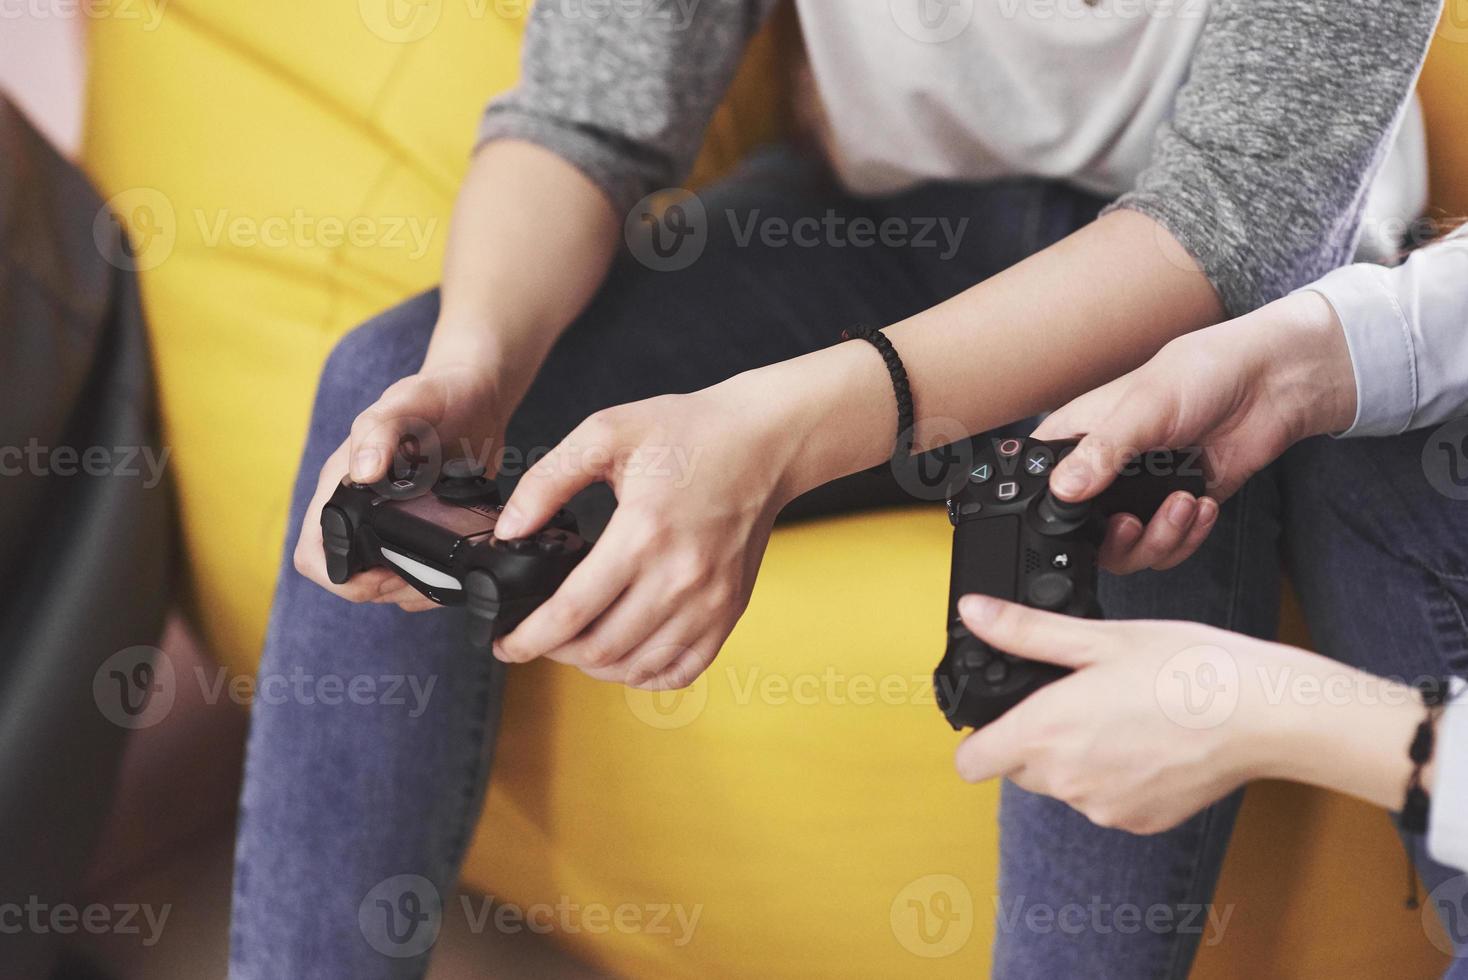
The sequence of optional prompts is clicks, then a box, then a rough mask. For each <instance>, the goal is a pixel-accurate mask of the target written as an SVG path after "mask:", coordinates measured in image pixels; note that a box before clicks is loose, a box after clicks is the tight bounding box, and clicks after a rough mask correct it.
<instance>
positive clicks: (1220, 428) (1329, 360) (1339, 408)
mask: <svg viewBox="0 0 1468 980" xmlns="http://www.w3.org/2000/svg"><path fill="white" fill-rule="evenodd" d="M1355 413H1356V384H1355V375H1354V373H1353V372H1352V368H1351V357H1350V350H1349V348H1348V347H1347V346H1346V339H1345V333H1344V331H1343V330H1342V328H1341V326H1340V322H1339V320H1338V319H1337V318H1336V316H1335V312H1334V310H1332V309H1331V307H1330V304H1329V303H1327V302H1326V300H1325V299H1324V297H1322V296H1320V295H1319V294H1317V293H1311V292H1306V293H1298V294H1295V295H1292V296H1288V297H1286V298H1284V299H1282V300H1279V301H1278V302H1275V303H1271V304H1270V305H1269V306H1266V307H1263V308H1262V309H1260V310H1257V311H1255V312H1254V313H1251V314H1249V315H1248V316H1244V317H1240V318H1239V319H1237V320H1232V321H1229V322H1228V323H1222V324H1219V325H1217V326H1213V327H1208V328H1206V329H1203V330H1199V331H1197V332H1195V333H1192V334H1187V335H1185V336H1183V337H1180V338H1178V339H1177V340H1174V341H1172V342H1171V343H1169V344H1168V345H1167V346H1166V347H1164V348H1163V349H1162V350H1161V351H1160V352H1158V354H1157V355H1156V356H1155V357H1153V358H1152V360H1150V361H1148V362H1147V363H1146V364H1144V365H1142V366H1141V367H1139V368H1137V369H1136V370H1135V371H1132V372H1131V373H1130V374H1126V375H1123V376H1122V377H1120V378H1118V379H1117V380H1115V381H1113V382H1111V383H1110V384H1107V385H1104V386H1103V387H1101V388H1098V389H1096V390H1095V391H1092V392H1089V393H1088V394H1085V395H1082V396H1081V397H1079V398H1077V399H1075V400H1074V401H1072V402H1070V403H1069V404H1068V405H1065V406H1064V407H1063V408H1061V409H1059V410H1057V411H1056V412H1054V413H1053V414H1052V415H1050V416H1049V417H1048V418H1046V419H1045V421H1044V422H1043V423H1041V425H1040V426H1039V427H1038V428H1037V429H1036V431H1035V437H1036V438H1039V439H1068V438H1077V437H1080V438H1081V442H1080V445H1079V446H1077V447H1076V449H1075V451H1074V452H1072V453H1071V454H1070V455H1069V456H1067V457H1066V458H1065V459H1064V460H1063V461H1062V462H1061V463H1060V464H1059V465H1058V466H1056V467H1055V471H1054V473H1053V474H1052V475H1051V481H1050V485H1051V487H1052V488H1053V489H1054V491H1055V493H1056V495H1057V496H1059V497H1061V498H1062V499H1065V500H1072V501H1075V500H1087V499H1090V498H1091V497H1094V496H1096V495H1097V494H1099V493H1100V492H1101V491H1102V490H1104V489H1105V488H1106V487H1107V486H1108V485H1110V483H1111V482H1112V481H1113V480H1114V479H1115V478H1116V475H1117V473H1118V472H1119V471H1120V470H1121V468H1122V467H1123V466H1124V465H1125V464H1126V463H1127V462H1128V461H1130V460H1131V459H1133V458H1134V457H1136V456H1137V455H1139V454H1140V453H1143V452H1146V451H1148V450H1151V449H1179V448H1183V447H1186V446H1200V447H1202V448H1203V449H1204V450H1205V458H1206V469H1207V475H1208V480H1209V493H1208V495H1207V496H1206V497H1204V498H1203V499H1202V500H1198V499H1195V498H1193V497H1192V496H1191V495H1190V494H1186V493H1178V494H1174V495H1173V496H1172V497H1170V498H1169V499H1168V500H1167V501H1166V503H1164V505H1163V506H1162V508H1161V509H1160V510H1159V511H1158V513H1157V515H1156V516H1155V517H1154V518H1153V519H1152V521H1151V522H1150V523H1149V524H1148V525H1147V526H1146V527H1143V525H1142V522H1141V521H1140V520H1138V519H1137V518H1136V517H1135V516H1132V515H1130V514H1118V515H1116V516H1115V517H1113V518H1112V520H1111V523H1110V525H1109V526H1108V528H1107V535H1106V540H1105V542H1104V543H1103V545H1102V548H1101V553H1100V555H1099V558H1100V562H1101V566H1102V567H1103V568H1105V569H1107V570H1108V571H1112V572H1117V573H1123V574H1124V573H1128V572H1135V571H1139V570H1141V569H1144V568H1156V569H1166V568H1172V567H1173V566H1175V565H1178V564H1180V563H1181V562H1182V561H1184V560H1185V559H1187V558H1188V557H1189V556H1190V555H1192V554H1193V552H1195V551H1196V550H1197V549H1198V547H1199V546H1200V545H1202V543H1203V541H1204V540H1205V539H1206V538H1207V537H1208V534H1209V532H1210V531H1211V530H1212V529H1213V525H1214V522H1215V521H1216V520H1217V519H1218V505H1219V503H1220V502H1221V501H1223V500H1227V499H1228V498H1229V497H1230V496H1231V495H1232V494H1233V493H1234V492H1235V491H1237V490H1238V489H1239V487H1241V486H1242V485H1243V484H1244V482H1245V481H1246V480H1248V479H1249V477H1251V476H1253V475H1254V474H1255V473H1257V472H1258V471H1259V470H1261V469H1263V468H1264V467H1265V466H1268V465H1269V464H1270V463H1271V462H1273V461H1274V460H1275V459H1277V458H1278V457H1279V456H1280V455H1281V454H1282V453H1283V452H1284V451H1285V450H1286V449H1288V448H1289V447H1290V446H1291V445H1293V444H1294V443H1295V442H1297V441H1299V440H1301V439H1304V438H1306V437H1308V436H1312V435H1317V434H1320V433H1325V432H1339V431H1342V430H1344V429H1346V428H1349V427H1350V425H1351V422H1352V420H1353V419H1354V418H1355Z"/></svg>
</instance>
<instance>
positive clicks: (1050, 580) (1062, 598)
mask: <svg viewBox="0 0 1468 980" xmlns="http://www.w3.org/2000/svg"><path fill="white" fill-rule="evenodd" d="M1026 593H1027V597H1028V598H1029V600H1030V604H1031V605H1032V606H1034V607H1035V608H1036V609H1049V610H1051V611H1054V612H1059V611H1060V610H1062V609H1064V608H1065V607H1066V606H1068V605H1070V600H1071V597H1072V596H1074V595H1075V583H1074V582H1072V581H1071V578H1070V576H1069V575H1062V574H1061V573H1060V572H1046V573H1045V574H1044V575H1040V576H1038V577H1036V578H1034V579H1031V580H1030V587H1029V588H1028V589H1027V590H1026Z"/></svg>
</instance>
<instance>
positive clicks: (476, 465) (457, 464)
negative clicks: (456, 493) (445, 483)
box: [443, 459, 485, 482]
mask: <svg viewBox="0 0 1468 980" xmlns="http://www.w3.org/2000/svg"><path fill="white" fill-rule="evenodd" d="M484 473H485V470H484V464H483V463H481V462H479V460H477V459H451V460H449V461H448V462H446V463H444V464H443V478H444V479H445V480H453V481H456V482H457V481H460V480H464V481H468V480H477V479H479V478H480V477H482V476H484Z"/></svg>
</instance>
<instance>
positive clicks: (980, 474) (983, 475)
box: [968, 463, 994, 483]
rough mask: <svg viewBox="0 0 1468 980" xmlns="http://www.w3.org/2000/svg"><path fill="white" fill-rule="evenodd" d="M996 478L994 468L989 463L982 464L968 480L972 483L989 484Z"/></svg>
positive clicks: (976, 467)
mask: <svg viewBox="0 0 1468 980" xmlns="http://www.w3.org/2000/svg"><path fill="white" fill-rule="evenodd" d="M993 476H994V467H992V466H990V465H989V464H988V463H980V464H979V465H978V466H975V467H974V468H973V471H972V472H971V473H969V475H968V478H969V481H970V482H972V483H988V482H989V481H990V480H991V479H992V478H993Z"/></svg>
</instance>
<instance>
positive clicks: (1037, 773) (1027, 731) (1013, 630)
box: [957, 596, 1422, 834]
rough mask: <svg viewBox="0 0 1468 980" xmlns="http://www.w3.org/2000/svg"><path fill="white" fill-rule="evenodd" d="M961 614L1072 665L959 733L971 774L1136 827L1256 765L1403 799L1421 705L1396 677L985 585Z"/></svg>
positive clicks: (1241, 778)
mask: <svg viewBox="0 0 1468 980" xmlns="http://www.w3.org/2000/svg"><path fill="white" fill-rule="evenodd" d="M959 613H960V615H962V617H963V621H964V624H965V625H966V626H967V627H968V628H969V629H970V630H971V631H972V632H973V633H974V635H975V636H977V637H979V638H981V639H983V640H985V641H986V642H988V643H990V644H992V645H993V646H994V647H995V648H996V649H1000V650H1004V651H1007V652H1009V653H1013V654H1015V655H1017V656H1022V657H1027V658H1029V659H1032V660H1040V661H1045V662H1047V663H1053V664H1058V665H1060V666H1062V667H1068V668H1071V669H1073V670H1074V671H1075V673H1073V674H1070V675H1068V676H1066V677H1063V678H1061V679H1060V680H1058V681H1055V682H1054V683H1052V684H1049V685H1047V686H1045V687H1043V688H1041V689H1040V690H1038V691H1036V692H1035V693H1034V694H1031V695H1030V696H1029V697H1028V698H1026V699H1025V700H1024V701H1021V702H1020V703H1019V704H1018V705H1016V706H1015V707H1014V708H1011V709H1010V710H1009V711H1008V712H1006V713H1005V714H1004V715H1002V716H1000V718H999V719H998V720H996V721H994V722H993V723H991V724H989V725H988V726H986V727H984V728H982V729H980V730H979V731H977V732H975V733H974V734H972V735H970V736H968V737H967V738H966V739H965V740H964V741H963V744H962V745H961V746H960V747H959V749H958V756H957V766H958V771H959V773H960V774H961V775H962V776H963V778H964V779H966V780H968V781H970V782H980V781H982V780H986V779H992V778H996V777H1000V776H1007V777H1008V778H1009V779H1010V780H1011V781H1013V782H1014V783H1016V784H1017V785H1019V786H1021V787H1022V788H1024V789H1027V790H1030V791H1032V792H1036V793H1043V794H1045V795H1047V796H1052V797H1055V798H1056V799H1058V800H1061V801H1063V802H1065V803H1067V804H1069V805H1070V806H1071V807H1073V808H1075V809H1076V810H1078V811H1079V812H1081V813H1082V814H1084V815H1085V816H1086V817H1088V818H1089V819H1090V820H1091V821H1092V822H1094V823H1096V824H1098V825H1100V826H1103V827H1116V828H1120V829H1123V830H1128V831H1131V832H1133V833H1139V834H1149V833H1157V832H1160V831H1163V830H1167V829H1170V828H1172V827H1175V826H1176V825H1177V824H1179V823H1181V822H1182V821H1184V820H1186V819H1187V818H1188V817H1190V816H1192V815H1193V814H1195V813H1197V812H1198V811H1200V810H1202V809H1203V808H1204V807H1206V806H1208V805H1209V804H1210V803H1213V802H1215V801H1217V800H1218V799H1220V798H1222V797H1223V796H1225V795H1227V794H1228V793H1230V792H1231V791H1233V790H1234V789H1236V788H1238V787H1239V786H1240V785H1242V784H1243V783H1245V782H1247V781H1249V780H1251V779H1255V778H1264V777H1270V778H1285V779H1293V780H1296V781H1299V782H1306V783H1311V784H1314V785H1319V786H1326V787H1329V788H1332V789H1337V790H1340V791H1342V792H1348V793H1352V794H1354V795H1356V796H1360V797H1361V798H1363V799H1366V800H1369V801H1371V802H1375V803H1377V804H1379V805H1382V806H1396V805H1398V804H1400V802H1401V799H1402V792H1403V789H1404V787H1405V785H1406V778H1407V768H1408V763H1407V754H1406V747H1407V744H1408V742H1409V741H1410V740H1411V736H1412V731H1413V729H1414V727H1415V726H1416V724H1417V722H1418V721H1419V720H1420V719H1421V715H1422V709H1421V705H1420V701H1419V700H1418V699H1417V698H1416V696H1415V694H1414V692H1413V691H1412V689H1411V688H1408V687H1405V686H1404V685H1401V684H1398V683H1393V682H1391V681H1387V680H1384V679H1382V678H1377V677H1372V676H1371V675H1369V674H1366V673H1363V672H1362V671H1358V670H1356V669H1354V668H1352V667H1348V666H1346V665H1344V664H1340V663H1337V662H1335V661H1333V660H1329V659H1327V658H1325V657H1321V656H1318V655H1316V654H1313V653H1309V652H1307V651H1304V650H1299V649H1296V648H1294V647H1289V646H1284V645H1282V644H1278V643H1266V642H1264V641H1262V640H1255V639H1252V638H1250V637H1246V636H1241V635H1238V634H1235V633H1228V632H1225V631H1223V630H1218V629H1214V628H1212V627H1208V626H1202V625H1198V624H1196V623H1175V622H1100V621H1095V620H1086V619H1076V618H1072V617H1068V616H1061V615H1057V614H1055V613H1046V612H1040V611H1038V610H1034V609H1028V608H1026V607H1024V606H1020V605H1016V604H1013V603H1008V602H1003V601H1001V600H998V599H993V598H989V597H985V596H967V597H965V598H964V599H962V600H961V601H960V602H959Z"/></svg>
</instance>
